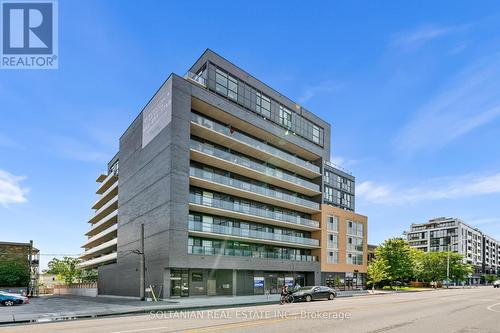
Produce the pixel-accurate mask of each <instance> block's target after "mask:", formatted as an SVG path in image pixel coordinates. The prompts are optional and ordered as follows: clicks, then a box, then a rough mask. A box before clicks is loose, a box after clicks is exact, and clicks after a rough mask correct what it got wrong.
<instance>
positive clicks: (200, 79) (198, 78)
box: [184, 72, 207, 87]
mask: <svg viewBox="0 0 500 333" xmlns="http://www.w3.org/2000/svg"><path fill="white" fill-rule="evenodd" d="M184 77H185V78H187V79H189V80H191V81H194V82H196V83H199V84H201V85H202V86H204V87H206V86H207V79H205V78H204V77H203V76H201V75H198V74H195V73H193V72H187V73H186V75H185V76H184Z"/></svg>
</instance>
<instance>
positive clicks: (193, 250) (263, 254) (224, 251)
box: [188, 245, 318, 262]
mask: <svg viewBox="0 0 500 333" xmlns="http://www.w3.org/2000/svg"><path fill="white" fill-rule="evenodd" d="M188 253H189V254H200V255H205V256H235V257H252V258H259V259H281V260H294V261H309V262H316V261H318V258H317V257H316V256H309V255H299V254H284V253H277V252H269V251H251V250H242V249H228V248H223V247H211V246H196V245H188Z"/></svg>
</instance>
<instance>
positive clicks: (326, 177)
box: [325, 170, 331, 183]
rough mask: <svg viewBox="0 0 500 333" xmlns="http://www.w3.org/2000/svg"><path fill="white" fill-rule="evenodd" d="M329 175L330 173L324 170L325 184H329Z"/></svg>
mask: <svg viewBox="0 0 500 333" xmlns="http://www.w3.org/2000/svg"><path fill="white" fill-rule="evenodd" d="M330 175H331V172H330V171H328V170H325V183H330Z"/></svg>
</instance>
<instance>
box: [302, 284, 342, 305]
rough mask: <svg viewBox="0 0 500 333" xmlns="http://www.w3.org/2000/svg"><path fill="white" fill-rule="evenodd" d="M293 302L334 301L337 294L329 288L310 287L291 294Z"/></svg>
mask: <svg viewBox="0 0 500 333" xmlns="http://www.w3.org/2000/svg"><path fill="white" fill-rule="evenodd" d="M292 296H293V299H294V301H306V302H310V301H313V300H318V299H329V300H332V301H333V300H334V299H335V297H337V292H336V291H335V290H333V289H332V288H329V287H323V286H311V287H302V288H300V289H299V290H297V291H296V292H294V293H293V294H292Z"/></svg>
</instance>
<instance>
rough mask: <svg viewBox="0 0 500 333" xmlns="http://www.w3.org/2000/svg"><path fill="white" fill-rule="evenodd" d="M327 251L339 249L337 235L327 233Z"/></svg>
mask: <svg viewBox="0 0 500 333" xmlns="http://www.w3.org/2000/svg"><path fill="white" fill-rule="evenodd" d="M327 247H328V248H329V249H338V248H339V235H338V234H337V233H328V244H327Z"/></svg>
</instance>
